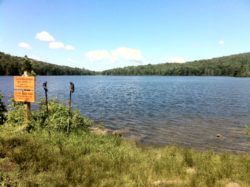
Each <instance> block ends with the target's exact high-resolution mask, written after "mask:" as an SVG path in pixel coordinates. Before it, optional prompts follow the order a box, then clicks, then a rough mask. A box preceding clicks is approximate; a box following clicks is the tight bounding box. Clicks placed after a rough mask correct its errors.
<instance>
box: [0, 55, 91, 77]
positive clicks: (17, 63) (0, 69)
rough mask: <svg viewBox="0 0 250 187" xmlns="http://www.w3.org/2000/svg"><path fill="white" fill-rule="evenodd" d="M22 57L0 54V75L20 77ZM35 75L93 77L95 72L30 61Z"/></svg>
mask: <svg viewBox="0 0 250 187" xmlns="http://www.w3.org/2000/svg"><path fill="white" fill-rule="evenodd" d="M23 62H24V58H23V57H17V56H11V55H9V54H5V53H3V52H0V75H21V74H22V63H23ZM31 63H32V67H33V70H34V72H35V73H36V74H37V75H93V74H95V72H93V71H89V70H86V69H80V68H72V67H68V66H59V65H55V64H50V63H46V62H41V61H37V60H31Z"/></svg>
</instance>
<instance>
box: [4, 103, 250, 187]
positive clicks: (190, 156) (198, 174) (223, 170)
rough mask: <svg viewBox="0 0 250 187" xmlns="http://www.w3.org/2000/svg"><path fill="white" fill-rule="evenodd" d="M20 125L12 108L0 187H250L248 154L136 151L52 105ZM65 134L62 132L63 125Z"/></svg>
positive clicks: (20, 112)
mask: <svg viewBox="0 0 250 187" xmlns="http://www.w3.org/2000/svg"><path fill="white" fill-rule="evenodd" d="M49 111H50V112H49V114H46V113H44V105H43V104H41V108H40V109H38V110H37V111H34V112H33V114H32V116H33V117H32V119H31V121H30V122H29V123H28V125H27V124H26V125H25V123H26V122H25V120H24V118H23V107H22V105H19V104H17V105H14V106H13V109H12V110H11V111H9V113H8V119H7V121H6V123H5V124H4V125H2V126H0V132H1V133H0V186H1V187H2V186H86V187H91V186H107V187H109V186H125V187H126V186H128V187H131V186H132V187H133V186H146V187H147V186H149V187H151V186H173V187H196V186H202V187H203V186H204V187H220V186H221V187H222V186H223V187H224V186H226V185H227V184H228V183H230V182H235V183H237V184H239V185H240V186H242V187H244V186H245V187H247V186H250V153H244V154H234V153H215V152H213V151H197V150H194V149H190V148H183V147H177V146H167V147H164V148H155V147H147V146H143V147H142V146H140V145H138V144H137V143H135V142H129V141H125V140H122V139H121V137H119V136H116V135H95V134H92V133H90V132H89V131H88V127H89V126H91V125H92V124H93V122H92V121H91V120H89V119H87V118H86V117H83V116H81V114H80V113H79V111H74V112H73V113H72V114H71V116H72V119H71V120H70V119H69V113H68V109H67V108H66V107H65V106H64V105H62V104H60V103H58V102H56V101H52V102H50V103H49ZM69 123H70V124H71V126H70V127H71V130H70V133H66V129H67V126H68V124H69Z"/></svg>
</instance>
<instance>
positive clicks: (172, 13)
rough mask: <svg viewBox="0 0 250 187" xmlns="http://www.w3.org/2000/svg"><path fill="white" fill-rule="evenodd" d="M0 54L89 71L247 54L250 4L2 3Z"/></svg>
mask: <svg viewBox="0 0 250 187" xmlns="http://www.w3.org/2000/svg"><path fill="white" fill-rule="evenodd" d="M0 51H2V52H5V53H9V54H12V55H17V56H24V55H28V56H29V57H31V58H34V59H38V60H43V61H46V62H51V63H55V64H59V65H68V66H72V67H80V68H83V67H84V68H87V69H91V70H104V69H110V68H114V67H124V66H128V65H141V64H149V63H151V64H156V63H163V62H185V61H191V60H198V59H206V58H212V57H218V56H224V55H230V54H236V53H243V52H250V1H249V0H202V1H201V0H185V1H182V0H154V1H152V0H81V1H79V0H0Z"/></svg>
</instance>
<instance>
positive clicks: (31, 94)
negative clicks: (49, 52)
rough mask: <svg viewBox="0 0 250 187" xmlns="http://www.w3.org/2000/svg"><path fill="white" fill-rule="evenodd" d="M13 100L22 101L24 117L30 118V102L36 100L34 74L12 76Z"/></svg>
mask: <svg viewBox="0 0 250 187" xmlns="http://www.w3.org/2000/svg"><path fill="white" fill-rule="evenodd" d="M14 100H15V101H19V102H24V104H25V111H26V119H27V120H29V119H30V109H31V104H30V103H31V102H35V101H36V78H35V77H34V76H27V77H26V76H25V77H24V76H14Z"/></svg>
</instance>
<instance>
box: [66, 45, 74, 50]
mask: <svg viewBox="0 0 250 187" xmlns="http://www.w3.org/2000/svg"><path fill="white" fill-rule="evenodd" d="M64 49H65V50H67V51H72V50H75V47H74V46H72V45H65V47H64Z"/></svg>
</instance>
